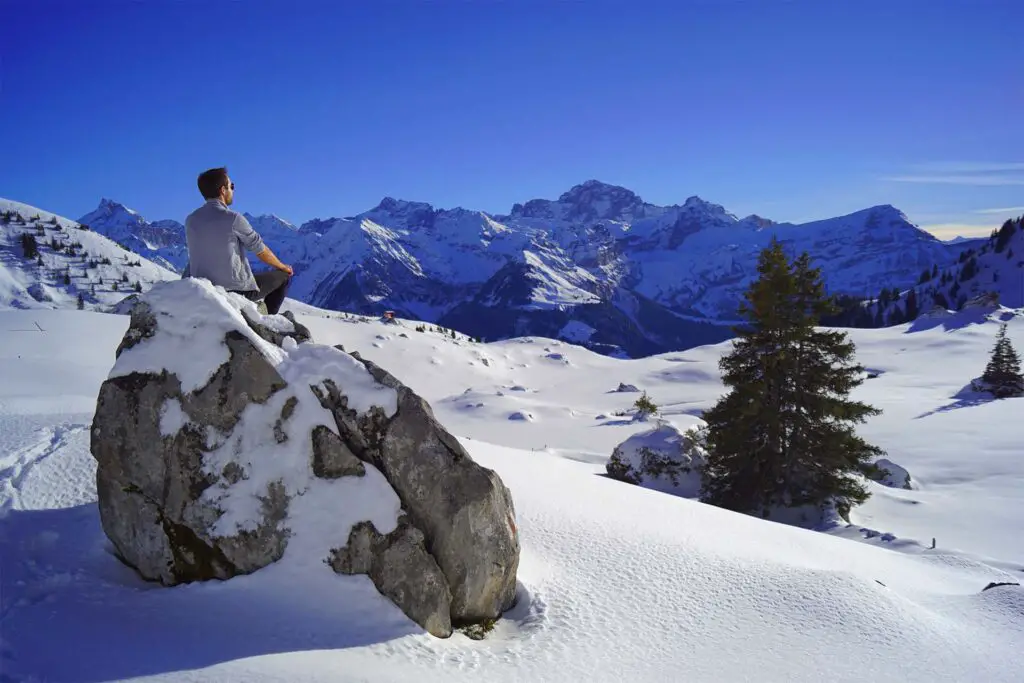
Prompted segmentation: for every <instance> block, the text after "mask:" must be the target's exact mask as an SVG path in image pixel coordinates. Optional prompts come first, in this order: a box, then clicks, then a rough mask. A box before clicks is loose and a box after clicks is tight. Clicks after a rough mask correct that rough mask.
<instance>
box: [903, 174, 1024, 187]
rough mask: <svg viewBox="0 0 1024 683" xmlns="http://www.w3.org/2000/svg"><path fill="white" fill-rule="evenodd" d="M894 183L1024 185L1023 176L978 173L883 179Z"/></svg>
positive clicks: (988, 185) (904, 176) (986, 185)
mask: <svg viewBox="0 0 1024 683" xmlns="http://www.w3.org/2000/svg"><path fill="white" fill-rule="evenodd" d="M883 180H887V181H890V182H894V183H932V184H943V185H972V186H985V187H999V186H1007V185H1014V186H1017V185H1024V175H1022V176H1004V175H991V174H985V173H979V174H977V175H963V174H953V175H901V176H890V177H888V178H883Z"/></svg>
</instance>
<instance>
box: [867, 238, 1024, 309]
mask: <svg viewBox="0 0 1024 683" xmlns="http://www.w3.org/2000/svg"><path fill="white" fill-rule="evenodd" d="M968 244H969V246H968V247H967V248H966V250H965V251H963V252H961V254H960V257H959V258H958V260H957V261H956V262H954V263H952V264H950V265H947V266H945V267H941V266H940V265H939V264H932V265H931V266H930V267H929V266H926V267H925V268H924V269H923V270H922V271H921V272H920V273H919V275H918V281H917V284H916V285H914V286H911V287H909V288H905V289H902V290H901V289H898V288H896V287H886V288H884V289H883V291H882V292H881V294H880V295H879V296H878V297H875V298H873V299H872V300H871V301H870V302H868V303H866V304H865V305H864V307H863V313H862V314H861V315H860V316H858V317H859V318H860V321H859V322H860V323H861V324H862V325H863V326H874V327H882V326H885V325H898V324H901V323H904V322H907V321H910V320H914V319H916V318H917V317H918V316H920V315H925V314H928V315H932V316H935V315H942V314H943V312H946V311H951V310H953V311H955V310H960V309H962V308H964V306H965V305H966V306H971V307H975V308H977V307H983V308H984V307H987V308H992V307H994V306H996V305H999V304H1002V305H1003V306H1008V307H1010V308H1020V307H1022V306H1024V218H1017V219H1015V220H1008V221H1006V222H1005V223H1004V224H1003V225H1002V227H1001V228H1000V229H999V230H997V231H996V232H995V233H994V234H993V235H992V236H990V237H989V238H988V239H987V240H984V241H973V242H970V243H968Z"/></svg>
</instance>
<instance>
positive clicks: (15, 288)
mask: <svg viewBox="0 0 1024 683" xmlns="http://www.w3.org/2000/svg"><path fill="white" fill-rule="evenodd" d="M6 212H13V214H14V218H13V219H11V220H10V221H8V222H4V221H0V308H75V307H77V305H78V298H79V295H81V297H82V305H83V307H84V308H87V309H97V310H105V309H106V307H109V306H111V305H113V304H115V303H117V302H119V301H121V300H122V299H124V298H125V297H126V296H128V295H130V294H132V293H134V292H135V291H136V285H138V288H140V289H141V290H143V291H145V290H146V289H148V288H149V286H150V285H151V284H152V283H153V282H158V281H161V280H168V279H174V278H177V277H178V275H176V274H174V273H172V272H171V271H169V270H167V269H165V268H162V267H160V266H158V265H156V264H154V263H152V262H150V261H148V260H147V259H145V258H143V257H140V256H138V255H137V254H135V253H132V252H130V251H127V250H125V249H124V248H123V247H121V246H120V245H118V244H115V243H114V242H113V241H111V240H110V239H108V238H106V237H104V236H103V235H100V234H98V233H96V232H93V231H91V230H83V229H81V228H80V227H79V225H80V224H79V223H77V222H76V221H70V220H68V219H66V218H62V217H60V216H56V215H55V214H52V213H49V212H47V211H43V210H41V209H37V208H36V207H34V206H28V205H26V204H21V203H19V202H13V201H10V200H6V199H0V213H6ZM37 216H38V219H36V217H37ZM22 219H24V220H22ZM30 219H33V220H30ZM54 219H56V221H57V223H56V225H55V224H53V221H54ZM26 233H28V234H31V235H32V236H33V237H34V238H35V239H36V242H37V244H38V245H39V246H38V248H39V252H40V254H39V258H38V259H26V258H25V257H24V253H23V250H22V246H21V236H22V235H23V234H26ZM54 243H56V244H57V245H58V247H59V249H56V250H55V249H54V248H53V244H54ZM68 247H71V249H69V248H68ZM40 261H41V262H42V263H41V264H40V263H39V262H40Z"/></svg>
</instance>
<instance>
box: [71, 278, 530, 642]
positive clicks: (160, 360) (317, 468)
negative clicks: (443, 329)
mask: <svg viewBox="0 0 1024 683" xmlns="http://www.w3.org/2000/svg"><path fill="white" fill-rule="evenodd" d="M308 339H309V332H308V330H306V329H305V327H303V326H302V325H299V324H298V323H297V322H296V321H295V319H294V318H293V317H291V316H284V315H281V316H261V315H260V314H259V313H258V312H257V309H256V307H255V305H253V304H252V303H251V302H249V301H247V300H245V299H244V298H242V297H240V296H238V295H233V294H227V293H225V292H224V290H223V289H221V288H217V287H213V286H212V285H211V284H210V283H209V282H208V281H206V280H196V279H185V280H177V281H174V282H169V283H163V284H160V285H157V286H155V287H154V288H153V289H152V290H150V291H149V292H148V293H146V294H144V295H143V296H142V297H140V299H139V302H138V303H137V305H136V306H135V307H134V308H133V309H132V313H131V324H130V326H129V329H128V331H127V332H126V334H125V336H124V338H123V340H122V342H121V344H120V346H119V347H118V349H117V354H116V355H117V360H116V362H115V364H114V367H113V369H112V370H111V372H110V375H109V377H108V379H107V380H106V381H105V382H104V383H103V385H102V387H101V389H100V394H99V399H98V402H97V407H96V413H95V417H94V420H93V425H92V446H91V448H92V454H93V456H94V458H95V459H96V461H97V463H98V469H97V490H98V494H99V509H100V517H101V521H102V524H103V529H104V531H105V532H106V534H107V536H108V537H109V538H110V539H111V541H112V542H113V543H114V546H115V547H116V549H117V552H118V554H119V555H120V556H121V557H122V558H123V559H124V561H125V562H127V563H128V564H129V565H131V566H133V567H135V568H136V569H137V570H138V571H139V573H140V574H142V576H143V577H145V578H147V579H151V580H159V581H161V582H162V583H164V584H176V583H180V582H187V581H194V580H205V579H212V578H217V579H227V578H231V577H233V576H236V575H239V574H246V573H251V572H254V571H256V570H259V569H261V568H263V567H265V566H267V565H269V564H271V563H275V562H297V563H309V562H311V561H312V562H319V563H320V564H321V565H322V566H323V567H324V570H325V571H329V569H328V568H327V566H328V565H329V566H330V568H333V569H334V571H336V572H339V573H343V574H367V575H369V577H370V578H371V579H372V581H373V582H374V584H375V585H376V587H377V589H378V590H379V591H380V592H381V593H382V594H383V595H385V596H387V597H388V598H390V599H391V600H392V601H393V602H395V604H396V605H398V607H400V608H401V609H402V610H403V611H404V612H405V613H406V614H407V615H408V616H409V617H410V618H411V619H412V620H413V621H415V622H416V623H418V624H419V625H420V626H422V627H423V628H425V629H426V630H428V631H429V632H430V633H432V634H434V635H436V636H441V637H447V636H448V635H450V634H451V632H452V623H453V622H455V623H475V622H479V621H481V620H486V619H491V618H495V617H497V616H499V615H500V614H501V612H502V611H503V610H505V609H507V608H509V607H510V606H511V604H512V602H513V600H514V593H515V578H516V570H517V567H518V561H519V542H518V536H517V533H516V531H515V511H514V507H513V504H512V499H511V496H510V494H509V491H508V489H507V488H506V487H505V486H504V484H503V483H502V482H501V479H500V478H499V477H498V475H497V474H495V473H494V472H493V471H491V470H488V469H485V468H483V467H480V466H479V465H477V464H476V463H475V462H473V460H472V459H471V458H470V456H469V455H468V454H467V453H466V452H465V450H464V449H463V448H462V447H461V445H460V444H459V443H458V442H457V441H456V440H455V439H454V438H453V437H452V436H451V435H450V434H449V433H448V432H447V431H446V430H445V429H444V428H443V427H442V426H441V425H440V424H439V423H438V422H437V421H436V419H434V417H433V413H432V411H431V409H430V406H429V405H427V403H426V402H425V401H424V400H423V399H422V398H420V397H419V396H418V395H416V394H415V393H413V392H412V391H411V390H410V389H408V387H406V386H405V385H403V384H402V383H400V382H398V380H396V379H395V378H394V377H392V376H391V375H390V374H388V373H387V372H386V371H385V370H383V369H382V368H380V367H379V366H377V365H375V364H373V363H371V362H369V361H363V360H361V359H360V358H359V356H358V354H348V353H345V352H344V351H343V350H342V349H340V348H337V347H331V346H325V345H319V344H315V343H312V342H309V341H306V342H305V343H300V342H302V341H305V340H308ZM183 349H187V352H185V353H183Z"/></svg>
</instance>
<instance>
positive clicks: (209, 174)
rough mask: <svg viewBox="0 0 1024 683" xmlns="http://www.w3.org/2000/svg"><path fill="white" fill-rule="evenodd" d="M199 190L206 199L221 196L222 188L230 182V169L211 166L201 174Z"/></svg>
mask: <svg viewBox="0 0 1024 683" xmlns="http://www.w3.org/2000/svg"><path fill="white" fill-rule="evenodd" d="M198 182H199V191H200V192H201V193H202V194H203V197H204V198H205V199H216V198H217V197H219V196H220V188H222V187H224V186H225V185H227V184H228V169H227V168H226V167H223V168H211V169H210V170H208V171H203V172H202V173H200V174H199V181H198Z"/></svg>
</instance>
